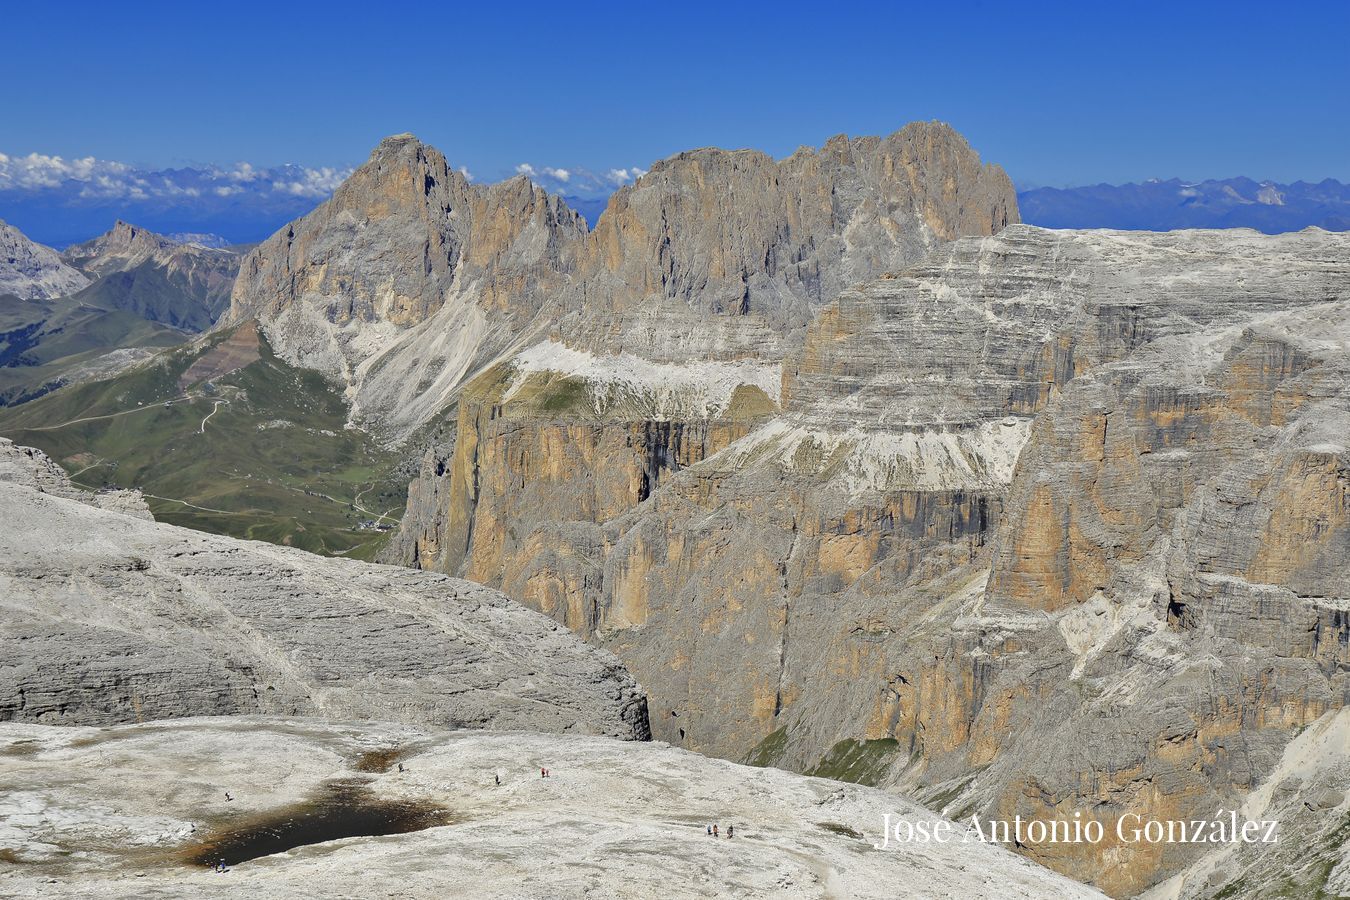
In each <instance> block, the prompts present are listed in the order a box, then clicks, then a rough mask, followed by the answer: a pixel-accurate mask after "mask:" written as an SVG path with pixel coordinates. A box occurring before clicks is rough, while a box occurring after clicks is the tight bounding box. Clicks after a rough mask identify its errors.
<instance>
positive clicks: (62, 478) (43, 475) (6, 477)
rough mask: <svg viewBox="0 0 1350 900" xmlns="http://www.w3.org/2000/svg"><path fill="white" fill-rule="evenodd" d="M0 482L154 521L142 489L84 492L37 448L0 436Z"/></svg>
mask: <svg viewBox="0 0 1350 900" xmlns="http://www.w3.org/2000/svg"><path fill="white" fill-rule="evenodd" d="M0 483H6V484H16V485H20V486H22V487H27V488H32V489H33V490H35V491H38V492H39V493H43V494H51V495H52V496H54V497H62V498H65V499H66V500H75V501H77V502H79V503H84V504H86V505H88V506H96V507H98V508H99V509H106V510H109V511H111V512H118V513H122V514H123V515H128V516H133V517H135V518H137V519H148V520H150V521H154V516H152V515H151V514H150V507H149V506H148V505H147V504H146V502H145V498H144V497H142V496H141V492H140V491H138V490H135V489H132V490H116V491H96V492H95V491H86V490H82V489H81V488H77V487H75V485H73V484H71V482H70V476H69V475H67V474H66V472H65V470H64V469H62V468H61V467H60V466H58V465H57V464H56V463H55V462H53V461H52V459H51V457H49V456H48V455H47V454H45V453H43V452H42V451H41V450H38V449H37V448H36V447H20V446H19V445H17V444H15V443H14V442H13V441H11V440H10V439H9V438H3V437H0Z"/></svg>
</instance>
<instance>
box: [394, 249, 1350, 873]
mask: <svg viewBox="0 0 1350 900" xmlns="http://www.w3.org/2000/svg"><path fill="white" fill-rule="evenodd" d="M1347 322H1350V238H1347V237H1346V236H1341V235H1331V234H1328V233H1325V232H1320V231H1316V230H1311V231H1308V232H1304V233H1300V234H1296V235H1285V236H1281V237H1264V236H1260V235H1257V234H1255V233H1253V232H1242V231H1238V232H1179V233H1174V234H1162V235H1159V234H1140V233H1118V232H1050V231H1045V230H1042V229H1035V228H1030V227H1026V226H1012V227H1009V228H1007V229H1005V230H1004V231H1003V232H1002V233H1001V234H1000V235H998V236H996V237H992V238H979V239H975V238H967V239H961V240H958V241H956V242H954V243H952V244H950V245H948V246H946V247H943V248H940V249H939V250H937V251H935V252H934V253H933V254H932V255H930V257H928V258H927V259H926V260H925V261H924V262H922V263H920V264H918V265H915V266H912V267H910V268H907V269H904V270H902V271H901V272H899V273H898V274H897V275H895V276H893V277H884V278H880V279H877V280H874V281H872V282H869V283H867V284H865V285H861V286H859V287H857V288H854V289H849V290H846V291H844V292H843V293H842V294H841V295H840V297H839V299H838V300H837V302H836V303H834V304H832V305H830V306H828V307H826V308H825V309H823V310H822V311H821V312H820V313H819V314H818V315H817V316H816V318H815V319H814V321H813V322H812V324H811V326H810V327H809V328H808V330H807V332H806V334H805V338H804V342H803V344H802V346H801V348H800V349H799V350H798V351H796V352H794V353H792V354H791V355H789V356H788V358H787V360H786V362H785V364H784V365H783V377H782V383H781V388H780V389H774V388H773V386H772V380H773V379H772V377H771V375H770V376H768V377H766V374H765V372H764V371H763V370H762V367H763V366H764V364H763V363H762V362H759V361H755V360H748V361H742V362H738V363H735V364H734V365H736V366H738V367H739V368H737V369H736V371H735V372H734V373H732V372H730V371H728V369H727V367H730V366H732V365H733V364H732V363H730V362H722V363H718V362H716V361H706V360H705V361H698V362H696V363H694V364H691V365H689V366H686V367H684V369H683V370H682V372H681V373H680V374H676V373H675V372H674V371H666V370H663V369H662V368H661V367H660V364H658V363H654V362H650V361H646V362H644V361H642V360H635V359H625V358H624V357H622V356H621V355H618V354H613V353H609V354H605V353H599V352H596V353H583V352H581V351H577V350H574V349H571V348H568V347H567V346H566V345H563V344H554V345H545V346H543V347H536V348H532V349H530V350H529V351H526V352H524V353H522V354H520V355H518V356H517V357H516V358H515V359H514V360H513V361H511V362H510V363H507V364H506V365H503V366H501V367H499V368H497V369H495V370H493V371H490V372H488V373H487V374H485V375H484V376H483V377H482V378H480V379H479V380H478V381H476V382H475V383H474V384H473V385H472V386H471V387H470V388H469V389H468V390H466V392H465V394H464V397H463V399H462V401H461V415H460V420H459V426H458V434H457V436H456V446H455V452H454V454H453V457H452V458H451V459H450V461H449V462H448V464H446V463H439V464H438V465H440V466H441V467H442V469H443V471H444V473H445V474H444V475H442V476H441V479H440V486H439V487H438V488H437V489H436V490H435V491H430V490H427V489H426V487H425V486H423V493H421V494H419V495H417V496H420V497H423V498H427V497H432V498H434V499H435V500H437V501H439V502H442V503H443V504H444V506H443V507H442V508H441V509H442V512H441V514H440V517H439V522H440V523H442V524H441V527H440V528H439V530H437V531H436V532H435V533H432V534H426V535H423V536H422V537H421V539H420V540H419V541H418V542H417V543H416V544H415V545H414V549H415V551H416V555H417V560H418V562H419V563H420V564H421V565H424V566H440V567H443V568H444V569H445V570H447V571H453V572H457V573H462V574H466V575H468V576H470V577H473V578H474V579H476V580H479V581H483V582H485V583H489V584H492V585H499V586H501V587H502V588H503V590H505V591H506V593H507V594H508V595H510V596H513V597H515V598H517V599H520V600H522V601H523V602H525V603H527V604H529V605H531V606H533V607H535V608H537V609H540V610H542V611H544V612H546V613H548V614H550V615H552V616H554V617H555V618H557V619H558V620H559V621H562V622H565V623H566V624H567V625H568V626H569V627H571V628H573V629H575V630H576V631H578V632H579V633H581V634H585V635H587V636H589V637H590V638H592V639H593V640H594V641H596V642H597V643H599V644H601V645H602V646H605V647H608V648H610V649H613V650H614V651H615V652H616V653H617V654H618V655H619V656H620V658H621V659H624V660H625V661H626V662H627V663H628V665H630V666H631V667H632V669H633V670H634V672H635V673H636V674H637V676H638V677H639V679H640V680H641V681H642V682H643V684H644V685H645V686H646V688H647V689H648V691H649V695H650V697H651V701H652V710H653V728H654V731H655V733H656V735H657V737H659V738H662V739H666V740H670V741H671V742H681V743H683V745H684V746H688V747H691V748H694V749H699V750H703V751H706V752H712V753H716V754H718V755H723V756H727V757H731V758H754V759H757V760H762V761H766V762H770V763H774V764H780V765H786V766H790V767H792V768H796V769H800V770H812V769H815V770H819V771H830V772H835V771H843V772H845V773H846V774H849V775H851V776H857V777H866V778H869V779H874V780H877V781H880V782H884V783H891V784H896V785H899V786H901V787H903V788H905V789H907V790H910V791H912V792H914V793H915V794H916V795H918V796H920V797H921V798H924V799H928V800H930V801H931V802H935V803H940V804H942V805H943V806H945V807H946V808H948V809H951V810H956V811H963V810H970V811H981V812H990V813H996V814H1000V815H1006V816H1009V817H1010V816H1012V815H1014V814H1021V815H1023V817H1024V818H1026V817H1036V818H1047V817H1049V818H1053V817H1056V816H1060V817H1066V816H1072V815H1073V814H1074V813H1075V812H1078V813H1081V814H1082V815H1083V816H1086V817H1097V818H1100V819H1101V820H1103V821H1104V822H1105V823H1106V824H1107V831H1108V832H1111V831H1112V828H1113V826H1114V822H1115V821H1116V820H1117V819H1118V818H1120V817H1122V816H1125V815H1129V814H1132V813H1137V814H1139V815H1142V816H1154V817H1160V818H1167V817H1170V816H1175V817H1185V816H1187V815H1191V814H1197V813H1205V814H1208V813H1209V812H1211V811H1212V810H1213V809H1214V808H1215V806H1217V805H1220V804H1223V803H1230V802H1232V801H1233V799H1234V798H1236V797H1238V796H1240V795H1241V794H1243V793H1244V792H1245V791H1246V790H1248V789H1249V788H1250V787H1251V786H1252V785H1253V784H1254V783H1255V781H1256V780H1258V779H1259V778H1260V777H1262V775H1263V774H1264V773H1265V772H1267V771H1269V769H1270V766H1271V765H1272V764H1273V763H1274V760H1275V759H1276V758H1277V757H1278V756H1279V753H1280V750H1281V748H1282V747H1283V745H1284V743H1285V742H1286V741H1287V740H1288V739H1289V737H1290V736H1291V735H1292V733H1293V732H1294V730H1295V729H1297V728H1298V727H1299V726H1301V725H1304V724H1306V723H1307V722H1310V721H1312V720H1313V719H1315V718H1316V717H1317V716H1319V715H1321V714H1323V713H1324V712H1326V711H1327V710H1331V709H1336V708H1339V707H1340V706H1342V705H1344V704H1345V703H1346V702H1347V700H1350V678H1348V677H1347V674H1346V672H1347V664H1348V663H1350V659H1347V657H1346V649H1345V648H1346V641H1347V635H1348V634H1350V631H1348V629H1350V619H1347V617H1346V610H1347V608H1350V597H1347V595H1346V593H1345V590H1346V589H1345V579H1344V578H1343V577H1341V576H1340V574H1339V573H1343V572H1344V571H1345V567H1346V565H1347V561H1350V531H1348V530H1347V516H1346V509H1347V504H1346V503H1345V497H1344V493H1345V490H1344V483H1345V472H1346V465H1347V457H1346V450H1345V446H1344V437H1343V436H1344V434H1345V433H1346V431H1347V429H1350V363H1348V362H1347V360H1350V332H1347V330H1346V329H1347V326H1346V323H1347ZM751 388H754V389H755V390H756V391H758V395H757V396H758V397H759V398H760V399H759V401H758V402H753V403H751V402H746V403H739V402H738V401H737V400H735V399H734V398H735V397H736V395H737V392H741V394H742V396H744V395H745V394H747V393H749V392H750V389H751ZM780 410H781V411H780ZM424 521H436V518H435V517H429V518H428V519H426V520H424ZM855 742H870V743H855ZM863 757H865V758H866V759H867V764H866V765H865V766H861V765H855V764H854V763H856V761H857V760H858V759H859V758H863ZM848 760H854V762H847V761H848ZM846 763H847V764H846ZM1024 851H1025V852H1027V853H1029V854H1032V855H1033V856H1034V857H1035V858H1037V859H1039V860H1041V861H1043V862H1046V863H1047V864H1049V865H1051V866H1053V867H1055V868H1058V869H1060V870H1062V871H1065V872H1068V873H1070V874H1072V875H1074V876H1075V877H1079V878H1082V879H1091V880H1094V881H1095V882H1096V883H1097V884H1099V885H1101V886H1103V887H1105V888H1107V889H1108V890H1110V891H1111V892H1113V893H1121V894H1127V893H1132V892H1136V891H1138V890H1140V889H1142V888H1143V887H1146V886H1147V885H1148V884H1150V883H1152V882H1153V881H1154V880H1156V879H1157V878H1158V877H1160V876H1161V875H1163V874H1166V873H1167V872H1170V871H1174V870H1175V869H1176V868H1177V867H1179V866H1181V865H1183V864H1184V863H1185V862H1186V861H1187V860H1188V859H1189V857H1190V855H1191V854H1193V853H1194V852H1195V851H1194V850H1193V848H1189V847H1185V846H1167V845H1143V846H1140V845H1132V846H1119V845H1117V844H1115V843H1113V842H1109V841H1108V842H1106V843H1103V844H1101V845H1085V844H1078V845H1055V846H1043V847H1041V846H1032V845H1028V846H1026V847H1024Z"/></svg>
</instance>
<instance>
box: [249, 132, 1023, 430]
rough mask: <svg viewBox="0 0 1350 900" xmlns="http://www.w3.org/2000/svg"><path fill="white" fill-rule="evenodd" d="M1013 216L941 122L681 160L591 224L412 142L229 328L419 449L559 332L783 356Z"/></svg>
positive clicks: (996, 179)
mask: <svg viewBox="0 0 1350 900" xmlns="http://www.w3.org/2000/svg"><path fill="white" fill-rule="evenodd" d="M1016 220H1017V205H1016V199H1015V194H1014V192H1013V189H1012V184H1011V182H1010V181H1009V180H1008V177H1007V175H1005V174H1004V173H1003V171H1002V170H1001V169H999V168H998V167H997V166H992V165H985V164H982V163H981V162H980V160H979V157H978V155H977V154H976V153H975V152H974V151H973V150H971V148H970V147H969V145H968V144H966V142H965V140H964V139H962V138H961V136H960V135H958V134H957V133H956V132H955V131H953V130H952V129H951V128H950V127H948V126H946V125H942V124H940V123H916V124H913V125H909V126H907V127H906V128H904V129H902V130H901V131H899V132H896V133H895V134H893V135H891V136H890V137H886V138H857V139H853V140H850V139H848V138H845V137H843V136H840V137H837V138H834V139H832V140H831V141H830V142H829V143H827V144H826V145H825V146H824V147H823V148H821V149H820V150H819V151H815V150H809V149H805V148H804V149H802V150H800V151H798V152H797V153H795V154H793V155H792V156H790V157H788V158H786V159H783V160H778V161H775V160H774V159H772V158H771V157H769V156H767V155H765V154H763V153H759V152H756V151H749V150H738V151H725V150H713V149H708V150H697V151H691V152H689V153H683V154H679V155H677V156H674V157H671V158H670V159H667V160H663V161H661V162H658V163H656V164H654V165H653V167H652V170H651V171H650V172H649V173H648V174H647V175H645V176H643V177H642V178H641V179H639V180H638V182H637V183H636V184H633V185H629V186H628V187H625V188H623V189H622V190H620V191H619V192H618V193H617V194H616V195H615V196H614V197H613V198H612V199H611V201H610V204H609V207H608V209H607V210H606V212H605V214H604V215H603V216H602V217H601V219H600V222H599V223H598V226H597V228H596V230H595V231H594V232H589V233H588V232H587V229H586V225H585V222H584V221H583V220H582V218H581V217H580V216H579V215H577V214H576V213H575V212H573V211H572V210H570V209H568V208H567V206H566V205H565V204H564V203H563V202H562V201H561V200H560V199H558V198H557V197H553V196H550V195H548V194H546V193H544V192H543V191H542V190H541V189H539V188H537V187H535V186H533V185H532V184H530V182H529V181H528V180H526V179H525V178H524V177H520V178H515V179H512V180H510V181H507V182H503V183H500V184H494V185H490V186H484V185H476V184H470V183H469V182H468V181H467V180H466V178H465V177H464V176H463V175H461V174H460V173H459V172H457V171H455V169H454V168H453V167H452V166H451V165H450V164H449V163H448V162H447V161H446V159H445V157H444V156H442V155H441V153H439V152H438V151H436V150H435V149H433V148H431V147H428V146H426V145H424V144H422V143H420V142H419V141H417V140H416V139H415V138H413V137H412V136H411V135H399V136H396V137H391V138H388V139H386V140H385V141H383V142H382V143H381V144H380V146H379V147H377V148H376V149H375V151H374V152H373V153H372V154H371V158H370V160H369V162H367V163H366V165H364V166H362V167H361V168H360V169H358V170H357V171H356V172H355V173H354V174H353V175H352V176H351V178H349V179H348V180H347V181H346V182H345V183H344V184H343V185H342V187H340V188H339V189H338V190H337V191H336V192H335V194H334V195H333V198H332V199H331V200H329V201H328V202H327V203H325V204H323V205H322V206H320V207H319V208H318V209H317V210H315V211H314V212H313V213H311V214H310V215H308V216H305V217H304V218H302V219H300V220H298V221H296V222H294V223H292V224H291V225H289V226H287V227H286V228H285V229H283V230H282V231H280V232H278V233H277V234H276V235H274V236H273V237H271V238H270V239H268V240H267V241H265V242H264V243H263V244H262V245H260V246H259V247H258V248H257V250H256V251H254V253H253V254H251V255H250V256H249V257H248V258H247V259H246V260H245V262H244V264H243V266H242V269H241V272H240V277H239V279H238V281H237V282H236V285H235V288H234V293H233V299H232V306H231V311H230V319H231V321H239V320H242V319H245V318H250V317H256V318H258V319H259V320H260V321H261V322H262V325H263V329H264V331H265V333H266V334H267V337H268V339H269V340H270V341H271V343H272V345H273V346H274V347H276V348H277V351H278V352H279V353H280V354H281V355H282V356H283V357H285V358H286V359H287V360H288V361H290V362H292V363H296V364H300V365H306V366H310V367H313V368H317V369H319V370H321V371H324V372H326V373H328V374H329V375H331V376H332V377H334V378H335V379H339V380H341V381H343V382H344V383H345V384H346V385H347V387H348V392H349V395H350V397H351V399H352V401H353V404H354V408H353V418H354V420H356V421H358V422H360V423H362V424H364V425H366V426H368V427H371V428H374V429H376V430H379V431H381V432H382V433H385V434H387V435H389V436H390V437H391V438H393V439H403V438H406V437H408V436H409V435H410V434H411V433H412V432H413V431H415V430H416V429H417V428H418V427H419V426H422V425H424V424H425V423H427V422H428V421H429V420H431V419H432V418H433V417H434V416H436V414H437V413H440V412H441V411H443V410H444V409H446V407H447V406H448V405H449V404H451V403H453V402H454V401H455V399H456V398H457V397H458V393H459V390H460V388H461V387H462V386H463V385H464V384H465V383H466V382H467V381H468V380H469V379H470V378H472V377H474V376H475V375H476V374H478V373H480V372H482V371H483V370H484V369H485V368H486V367H489V366H490V365H492V364H493V363H494V362H496V361H499V360H501V359H504V358H506V357H509V356H510V355H511V354H513V353H514V352H516V351H518V350H521V349H524V348H526V347H528V346H530V345H532V344H536V343H538V342H539V341H540V340H542V339H543V338H545V337H547V336H549V335H551V336H552V337H553V338H554V339H556V340H559V341H561V342H563V343H565V344H566V345H567V346H569V347H572V348H573V349H578V350H586V349H591V350H596V349H601V348H603V349H604V350H605V351H606V352H616V353H617V352H622V351H627V352H630V353H634V354H636V355H638V356H639V357H641V358H642V359H644V360H654V361H666V362H669V361H678V362H684V361H686V360H687V359H688V358H689V357H690V355H691V354H696V355H697V356H698V357H699V358H708V359H722V360H734V359H743V358H749V357H756V358H764V359H767V360H769V361H771V362H774V363H776V362H777V361H778V359H779V358H780V357H781V355H782V352H783V351H784V348H785V347H788V346H792V345H793V344H795V342H797V341H799V339H800V333H801V329H802V327H803V326H804V325H805V323H806V322H807V321H808V320H809V318H810V316H811V310H812V309H813V308H814V307H818V306H820V305H822V304H824V303H827V302H828V301H830V300H831V299H833V297H834V295H835V294H836V293H837V292H838V291H839V290H840V289H841V288H842V287H844V286H846V285H848V284H850V283H852V282H854V281H856V280H859V279H862V278H866V277H870V276H872V275H875V274H878V273H880V272H883V271H886V270H888V269H891V268H894V267H896V266H899V265H902V264H905V263H909V262H913V261H915V260H916V259H918V258H919V257H920V256H921V255H922V254H923V253H924V252H926V251H927V250H929V249H931V248H932V247H934V246H936V245H937V244H938V243H940V242H942V241H945V240H949V239H951V238H953V237H956V236H959V235H963V234H990V233H993V232H994V231H997V230H998V229H1000V228H1002V227H1003V226H1004V225H1005V224H1007V223H1008V222H1010V221H1016Z"/></svg>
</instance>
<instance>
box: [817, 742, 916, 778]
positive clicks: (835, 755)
mask: <svg viewBox="0 0 1350 900" xmlns="http://www.w3.org/2000/svg"><path fill="white" fill-rule="evenodd" d="M900 752H901V751H900V744H899V742H898V741H896V740H895V739H894V738H881V739H879V740H874V741H854V740H845V741H840V742H839V743H837V744H835V745H834V746H833V747H831V748H830V750H829V752H828V753H826V754H825V755H824V756H823V757H821V759H820V762H818V763H816V764H815V766H813V767H812V768H811V769H810V771H808V772H807V773H806V774H807V775H816V776H818V777H820V778H833V779H834V780H835V781H849V782H853V783H854V784H868V785H876V784H879V783H880V782H881V779H882V777H883V776H884V775H885V774H886V771H887V770H888V769H889V768H890V765H891V763H892V762H893V761H894V760H895V758H896V757H897V756H898V755H900Z"/></svg>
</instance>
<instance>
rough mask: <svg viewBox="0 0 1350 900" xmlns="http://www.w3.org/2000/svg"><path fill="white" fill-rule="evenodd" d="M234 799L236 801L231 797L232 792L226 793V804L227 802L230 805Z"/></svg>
mask: <svg viewBox="0 0 1350 900" xmlns="http://www.w3.org/2000/svg"><path fill="white" fill-rule="evenodd" d="M233 799H234V798H233V797H231V796H230V792H229V791H226V792H225V802H226V803H229V802H230V801H232V800H233Z"/></svg>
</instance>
